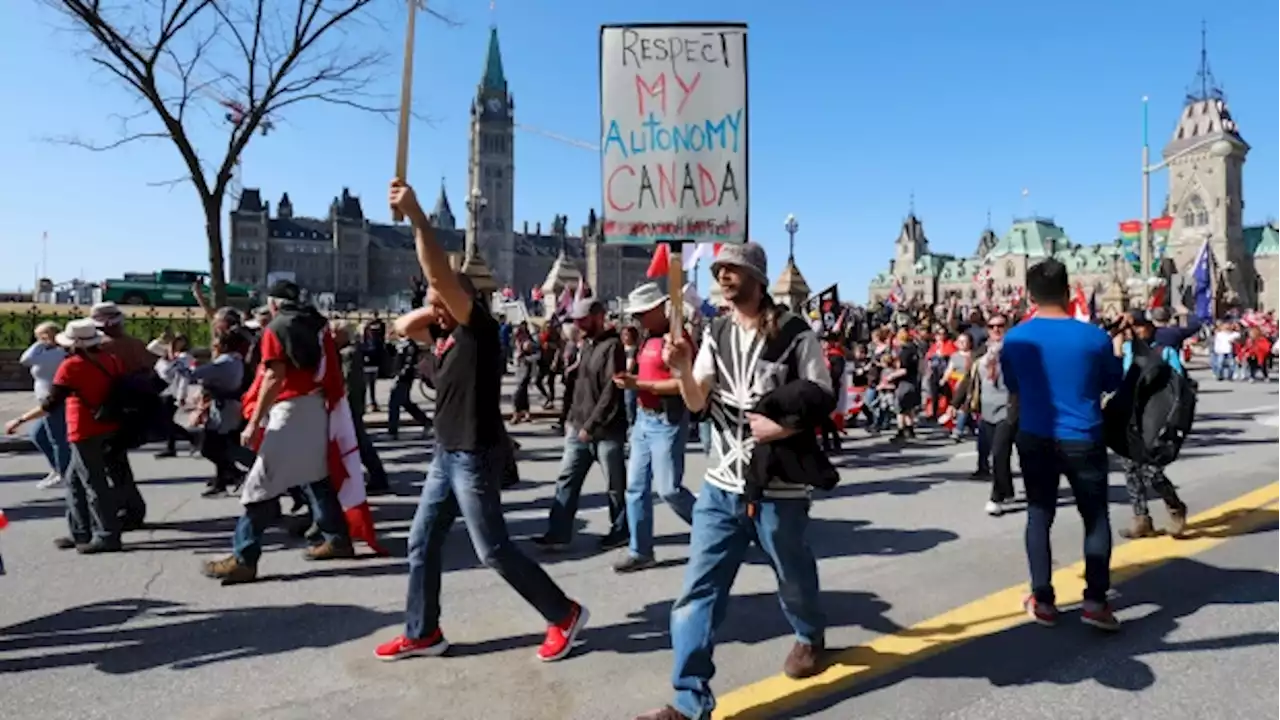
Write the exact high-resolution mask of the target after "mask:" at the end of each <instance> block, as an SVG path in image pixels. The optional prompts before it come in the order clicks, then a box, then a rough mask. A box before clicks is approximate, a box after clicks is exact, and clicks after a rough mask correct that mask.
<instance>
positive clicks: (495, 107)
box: [488, 98, 502, 112]
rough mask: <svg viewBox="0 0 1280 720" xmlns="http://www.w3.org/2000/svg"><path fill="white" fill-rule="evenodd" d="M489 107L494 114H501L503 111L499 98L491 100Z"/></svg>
mask: <svg viewBox="0 0 1280 720" xmlns="http://www.w3.org/2000/svg"><path fill="white" fill-rule="evenodd" d="M488 105H489V110H491V111H492V112H499V111H501V110H502V101H501V100H499V99H498V98H489V103H488Z"/></svg>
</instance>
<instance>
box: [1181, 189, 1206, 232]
mask: <svg viewBox="0 0 1280 720" xmlns="http://www.w3.org/2000/svg"><path fill="white" fill-rule="evenodd" d="M1182 224H1183V226H1185V227H1201V226H1204V225H1208V224H1209V210H1208V209H1207V208H1205V206H1204V201H1203V200H1201V199H1200V196H1199V195H1192V196H1191V197H1190V198H1188V199H1187V204H1186V205H1185V206H1184V207H1183V209H1182Z"/></svg>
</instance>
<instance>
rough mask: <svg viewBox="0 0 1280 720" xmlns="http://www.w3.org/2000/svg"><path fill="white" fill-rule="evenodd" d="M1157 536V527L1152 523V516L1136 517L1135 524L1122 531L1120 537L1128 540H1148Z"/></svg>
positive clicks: (1134, 517) (1134, 518)
mask: <svg viewBox="0 0 1280 720" xmlns="http://www.w3.org/2000/svg"><path fill="white" fill-rule="evenodd" d="M1155 536H1156V528H1155V525H1153V524H1152V523H1151V516H1150V515H1134V516H1133V524H1132V525H1130V526H1129V527H1127V528H1121V529H1120V537H1122V538H1124V539H1126V540H1136V539H1138V538H1148V537H1155Z"/></svg>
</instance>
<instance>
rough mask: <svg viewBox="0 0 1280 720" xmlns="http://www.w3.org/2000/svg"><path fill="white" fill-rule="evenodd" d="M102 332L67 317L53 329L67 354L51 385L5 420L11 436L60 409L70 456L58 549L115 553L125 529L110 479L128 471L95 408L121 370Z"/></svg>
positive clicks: (122, 451)
mask: <svg viewBox="0 0 1280 720" xmlns="http://www.w3.org/2000/svg"><path fill="white" fill-rule="evenodd" d="M104 340H105V335H104V334H103V333H102V331H100V330H99V329H98V328H97V327H96V326H95V325H94V322H93V320H72V321H71V322H69V323H67V327H66V329H65V330H64V331H63V332H60V333H58V334H57V343H58V344H59V345H61V346H62V347H63V348H65V349H66V350H67V352H69V353H70V355H68V357H67V358H66V359H65V360H63V361H62V364H61V365H59V366H58V371H57V373H56V374H55V375H54V377H53V387H52V388H51V389H50V391H49V394H48V395H46V396H45V398H44V400H42V401H41V403H40V404H39V405H38V406H36V407H34V408H32V409H30V410H28V411H26V412H25V413H23V414H22V415H20V416H18V417H17V418H15V419H13V420H10V421H9V422H8V423H7V424H6V425H5V432H7V433H8V434H10V435H12V434H14V433H15V432H17V430H18V428H19V427H21V426H22V424H23V423H26V422H28V421H31V420H36V419H39V418H41V417H44V416H45V415H47V414H48V413H50V412H53V411H55V410H58V409H61V410H63V412H64V414H65V417H66V420H67V440H68V441H69V442H70V444H71V461H70V463H69V464H68V466H67V525H68V526H69V529H70V532H69V534H68V535H67V536H66V537H60V538H57V539H56V540H54V541H53V544H54V545H55V546H56V547H57V548H58V549H59V550H71V549H75V551H76V552H78V553H80V554H81V555H93V554H97V553H102V552H119V550H120V533H121V532H122V531H123V530H124V529H125V527H124V520H123V518H121V516H120V513H119V507H120V504H121V502H122V500H123V499H124V498H123V496H122V495H121V494H120V493H119V492H116V491H115V490H114V489H113V488H112V486H111V482H113V481H114V482H118V480H117V478H120V477H123V476H124V475H123V473H124V472H126V471H128V460H127V456H126V452H127V450H126V448H125V447H124V445H123V444H121V443H118V442H113V440H114V438H115V436H116V433H117V431H118V430H119V429H120V428H119V426H118V425H117V424H116V423H114V422H110V421H106V420H99V419H98V410H99V409H100V408H101V407H102V406H103V404H104V403H105V402H106V400H107V395H108V394H109V393H110V391H111V385H112V383H113V382H115V381H116V380H117V379H118V378H120V377H122V376H123V375H124V374H125V366H124V363H123V362H122V361H121V360H120V359H119V358H118V357H116V356H114V355H112V354H111V353H108V352H105V351H104V350H103V349H102V348H103V341H104Z"/></svg>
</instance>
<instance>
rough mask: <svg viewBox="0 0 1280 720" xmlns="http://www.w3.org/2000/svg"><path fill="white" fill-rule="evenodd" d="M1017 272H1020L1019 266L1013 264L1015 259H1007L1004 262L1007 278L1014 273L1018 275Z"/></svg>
mask: <svg viewBox="0 0 1280 720" xmlns="http://www.w3.org/2000/svg"><path fill="white" fill-rule="evenodd" d="M1017 272H1018V270H1017V268H1015V267H1014V266H1013V261H1012V260H1006V261H1005V264H1004V276H1005V277H1007V278H1011V277H1013V276H1014V275H1016V274H1017Z"/></svg>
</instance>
